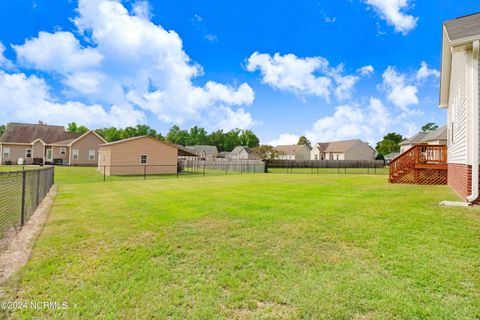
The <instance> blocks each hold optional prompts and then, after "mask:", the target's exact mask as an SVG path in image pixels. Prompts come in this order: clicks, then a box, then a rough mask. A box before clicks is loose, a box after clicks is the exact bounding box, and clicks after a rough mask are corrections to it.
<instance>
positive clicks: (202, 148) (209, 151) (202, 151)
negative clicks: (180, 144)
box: [186, 145, 220, 159]
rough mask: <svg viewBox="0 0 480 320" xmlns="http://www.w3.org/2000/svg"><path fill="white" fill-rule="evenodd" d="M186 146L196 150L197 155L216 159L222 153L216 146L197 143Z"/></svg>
mask: <svg viewBox="0 0 480 320" xmlns="http://www.w3.org/2000/svg"><path fill="white" fill-rule="evenodd" d="M186 148H187V149H190V150H193V151H195V153H196V155H197V156H199V157H201V158H205V159H215V158H218V156H219V154H220V153H219V152H218V149H217V147H216V146H206V145H197V146H186Z"/></svg>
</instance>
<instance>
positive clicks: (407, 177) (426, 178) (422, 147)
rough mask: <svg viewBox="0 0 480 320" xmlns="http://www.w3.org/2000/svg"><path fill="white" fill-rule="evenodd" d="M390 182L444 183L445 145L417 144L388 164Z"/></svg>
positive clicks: (445, 168)
mask: <svg viewBox="0 0 480 320" xmlns="http://www.w3.org/2000/svg"><path fill="white" fill-rule="evenodd" d="M389 167H390V169H389V181H390V182H392V183H412V184H446V183H447V146H445V145H427V144H419V145H415V146H413V147H411V148H410V149H408V150H407V151H405V152H404V153H402V154H401V155H399V156H398V157H396V158H395V159H393V160H392V161H391V162H390V164H389Z"/></svg>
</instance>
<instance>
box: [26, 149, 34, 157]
mask: <svg viewBox="0 0 480 320" xmlns="http://www.w3.org/2000/svg"><path fill="white" fill-rule="evenodd" d="M28 150H30V157H28V156H27V154H28ZM26 159H33V148H25V160H26Z"/></svg>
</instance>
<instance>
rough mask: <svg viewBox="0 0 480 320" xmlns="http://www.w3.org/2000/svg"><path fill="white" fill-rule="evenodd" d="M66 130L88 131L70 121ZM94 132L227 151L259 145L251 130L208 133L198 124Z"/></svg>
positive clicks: (114, 138) (108, 136) (115, 138)
mask: <svg viewBox="0 0 480 320" xmlns="http://www.w3.org/2000/svg"><path fill="white" fill-rule="evenodd" d="M67 131H68V132H78V133H85V132H87V131H88V128H86V127H85V126H78V125H77V124H76V123H75V122H72V123H69V124H68V126H67ZM95 132H96V133H98V134H99V135H100V136H102V137H103V138H104V139H105V140H106V141H108V142H113V141H118V140H123V139H128V138H133V137H138V136H145V135H148V136H152V137H155V138H158V139H161V140H165V141H168V142H171V143H174V144H179V145H183V146H194V145H212V146H216V147H217V148H218V150H219V151H228V152H229V151H232V150H233V149H234V148H235V147H237V146H246V147H250V148H255V147H258V146H259V145H260V139H259V138H258V136H257V135H256V134H255V133H253V131H252V130H240V129H233V130H230V131H223V130H217V131H213V132H211V133H208V132H207V130H205V129H204V128H202V127H198V126H194V127H192V128H190V130H182V129H181V128H180V127H179V126H177V125H174V126H172V127H171V128H170V129H169V130H168V133H167V135H166V136H163V135H162V134H161V133H158V132H157V131H156V130H155V129H153V128H152V127H150V126H148V125H144V124H139V125H136V126H134V127H126V128H124V129H119V128H115V127H110V128H100V129H97V130H95Z"/></svg>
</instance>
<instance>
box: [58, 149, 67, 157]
mask: <svg viewBox="0 0 480 320" xmlns="http://www.w3.org/2000/svg"><path fill="white" fill-rule="evenodd" d="M59 149H60V150H59V151H58V152H59V153H60V155H61V156H65V155H67V147H60V148H59ZM62 149H63V150H64V151H63V153H62Z"/></svg>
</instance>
